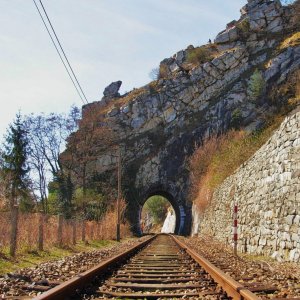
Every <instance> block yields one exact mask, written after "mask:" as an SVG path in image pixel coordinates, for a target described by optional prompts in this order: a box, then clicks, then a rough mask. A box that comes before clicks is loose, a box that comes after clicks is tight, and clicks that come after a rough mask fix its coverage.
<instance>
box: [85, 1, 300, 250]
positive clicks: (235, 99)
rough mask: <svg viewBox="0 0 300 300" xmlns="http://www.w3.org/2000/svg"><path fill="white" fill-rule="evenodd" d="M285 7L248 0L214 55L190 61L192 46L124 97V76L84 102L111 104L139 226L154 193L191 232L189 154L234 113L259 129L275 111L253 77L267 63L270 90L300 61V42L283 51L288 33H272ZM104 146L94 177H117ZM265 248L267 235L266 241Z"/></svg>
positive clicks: (229, 123) (229, 124)
mask: <svg viewBox="0 0 300 300" xmlns="http://www.w3.org/2000/svg"><path fill="white" fill-rule="evenodd" d="M260 9H261V12H262V15H260V12H259V11H260ZM285 9H286V8H285V7H281V6H280V5H279V4H278V2H277V1H262V0H261V1H249V3H248V4H247V5H246V6H245V7H244V8H243V13H242V17H241V19H240V20H238V21H236V22H231V23H229V24H228V25H227V28H226V30H225V31H223V32H222V33H221V34H219V35H218V37H217V38H216V39H217V41H218V44H209V45H206V47H207V49H213V50H212V53H213V55H212V56H209V57H208V58H207V59H206V60H204V61H202V62H201V63H197V64H192V65H191V64H190V63H188V62H187V57H188V54H189V52H188V51H193V50H194V47H193V46H189V47H188V49H185V50H181V51H178V52H177V53H176V54H175V55H173V56H172V57H170V58H166V59H164V60H163V61H162V62H161V65H162V64H163V65H164V66H165V69H166V70H165V71H166V76H165V77H164V78H160V79H158V80H156V81H153V82H151V83H149V84H148V85H145V86H144V87H142V88H140V89H136V90H133V91H132V92H129V93H127V94H126V95H123V96H121V95H120V94H119V88H120V85H121V82H120V81H118V82H114V83H112V84H111V85H109V86H108V87H107V88H106V89H105V91H104V97H103V100H102V101H100V102H95V103H91V104H89V105H86V106H85V108H84V109H85V110H86V109H87V107H90V108H92V109H96V108H97V107H98V108H99V107H100V108H101V106H103V105H106V107H105V109H103V111H104V114H105V123H106V124H107V125H108V126H109V127H110V128H111V129H112V130H113V131H114V132H118V141H117V142H118V143H119V144H120V145H121V148H122V152H123V155H124V159H123V165H122V170H123V181H122V182H123V191H124V195H125V196H126V199H127V200H128V211H130V215H129V219H130V221H131V223H132V228H133V230H134V231H135V232H137V233H139V232H140V231H139V230H140V228H139V213H140V208H141V207H142V205H143V203H144V202H145V200H146V199H147V197H148V196H149V195H153V194H154V193H158V194H163V195H165V196H168V198H169V200H170V201H171V202H172V205H173V207H174V209H175V213H176V216H177V220H178V221H177V223H176V230H175V232H176V233H189V232H190V229H191V215H192V212H191V203H189V202H188V201H187V192H188V188H189V171H188V167H187V157H188V156H189V155H191V154H192V153H193V151H194V146H195V144H201V143H202V142H203V140H204V139H205V138H208V137H211V136H212V135H215V134H220V133H224V132H226V131H228V130H230V129H231V128H233V127H234V116H235V115H238V116H239V118H240V119H239V124H240V126H241V127H242V128H245V129H246V130H247V131H252V130H255V129H257V128H259V127H260V126H261V125H262V124H263V120H264V118H265V115H266V114H267V115H268V112H269V111H272V110H271V109H269V107H268V104H267V103H266V102H267V101H265V99H262V101H261V103H254V102H252V101H250V100H249V96H248V83H249V79H250V76H251V75H252V74H253V72H254V71H255V69H256V68H261V67H262V66H265V67H264V68H263V70H262V75H263V77H264V80H265V84H266V90H268V89H270V88H271V86H273V85H276V84H279V83H281V82H283V81H284V80H285V79H286V78H287V76H288V75H289V74H290V73H291V72H292V71H293V70H295V69H297V68H298V67H299V64H300V56H299V52H300V47H297V46H294V47H288V48H286V49H283V50H282V51H281V52H280V53H279V52H278V50H277V47H278V45H279V44H280V43H281V41H282V40H281V37H279V35H275V37H274V36H273V35H271V34H270V32H269V31H272V32H273V28H277V27H276V26H275V27H270V24H271V23H272V22H273V21H274V20H277V19H278V20H280V22H279V23H280V25H278V26H281V27H282V30H283V35H282V36H284V30H285V29H286V28H287V26H288V25H287V24H286V23H285V22H284V21H283V19H282V18H281V13H283V14H285ZM266 16H267V20H268V21H267V23H265V24H263V23H262V22H263V21H261V20H260V17H262V18H263V19H264V20H265V17H266ZM272 18H273V19H272ZM271 19H272V20H271ZM244 20H250V21H249V24H248V25H249V28H248V27H247V23H246V27H245V28H246V29H247V28H248V31H249V32H247V34H245V33H243V32H242V33H241V29H240V28H241V22H244ZM251 22H253V25H251ZM276 22H277V21H276ZM256 24H258V25H256ZM272 24H275V23H272ZM244 25H245V24H244ZM244 25H243V26H244ZM250 25H251V26H252V27H251V26H250ZM257 26H258V27H257ZM272 26H273V25H272ZM242 28H244V27H242ZM258 28H262V31H257V30H258ZM276 30H277V29H276ZM112 99H114V100H112ZM270 113H271V112H270ZM83 117H84V114H83ZM95 147H96V146H95ZM98 150H99V149H91V151H94V152H95V153H97V155H95V156H97V157H96V158H95V159H94V161H91V162H89V164H88V165H89V170H88V176H90V178H89V180H93V178H101V180H102V178H105V180H111V181H113V180H114V178H115V160H114V159H112V157H113V154H114V151H115V150H114V149H110V148H107V149H105V151H104V153H103V154H99V151H98ZM294 171H296V170H294ZM293 174H296V173H292V174H285V175H284V176H296V175H293ZM107 178H109V179H107ZM297 178H298V177H297ZM99 180H100V179H99ZM103 180H104V179H103ZM282 180H285V179H284V178H282ZM266 243H267V244H268V241H266ZM264 246H265V241H264V240H263V239H262V240H261V241H260V247H262V248H263V247H264Z"/></svg>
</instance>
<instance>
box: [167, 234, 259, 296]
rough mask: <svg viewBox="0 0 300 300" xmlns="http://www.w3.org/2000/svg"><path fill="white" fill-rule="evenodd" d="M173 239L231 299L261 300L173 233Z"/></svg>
mask: <svg viewBox="0 0 300 300" xmlns="http://www.w3.org/2000/svg"><path fill="white" fill-rule="evenodd" d="M170 236H171V237H172V238H173V239H174V241H175V242H176V243H177V244H178V245H179V246H180V247H181V248H183V249H185V251H186V252H187V253H188V254H189V255H190V256H191V257H192V258H193V259H194V260H195V261H196V262H197V263H199V265H200V266H201V267H202V268H204V269H205V271H206V272H207V273H208V274H209V275H210V276H211V277H212V278H213V279H214V280H215V281H216V282H217V283H218V284H220V286H221V287H222V288H223V290H224V291H225V292H226V293H227V295H228V296H230V297H232V299H233V300H241V299H245V300H261V298H260V297H258V296H256V295H255V294H254V293H252V292H251V291H249V290H248V289H247V288H246V287H244V286H243V285H242V284H240V283H239V282H237V281H235V280H234V279H233V278H232V277H230V276H229V275H227V274H225V273H224V272H223V271H222V270H220V269H219V268H217V267H216V266H214V265H213V264H212V263H210V262H209V261H208V260H207V259H205V258H204V257H203V256H201V255H199V254H198V253H196V252H195V251H194V250H192V249H191V248H190V247H188V246H187V245H186V244H185V243H183V242H182V241H180V240H179V239H178V238H176V237H175V236H174V235H170Z"/></svg>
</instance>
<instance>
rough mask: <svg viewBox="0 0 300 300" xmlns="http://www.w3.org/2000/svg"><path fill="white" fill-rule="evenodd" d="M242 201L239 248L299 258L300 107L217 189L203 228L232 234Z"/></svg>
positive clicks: (221, 234)
mask: <svg viewBox="0 0 300 300" xmlns="http://www.w3.org/2000/svg"><path fill="white" fill-rule="evenodd" d="M234 203H236V204H238V210H239V213H238V224H239V225H238V236H239V241H238V249H239V250H240V251H242V252H247V253H254V254H264V255H269V256H272V257H273V258H276V259H277V260H279V261H281V260H289V261H293V262H299V261H300V110H298V111H297V112H295V113H293V114H292V115H291V116H289V117H287V118H286V119H285V120H284V122H283V123H282V124H281V126H280V128H279V129H278V130H277V131H276V132H275V133H274V134H273V136H272V137H271V138H270V139H269V141H268V142H267V143H266V144H265V145H264V146H263V147H262V148H261V149H260V150H259V151H258V152H257V153H255V155H254V156H252V157H251V158H250V159H249V160H248V161H247V162H246V163H245V164H244V165H243V166H241V167H240V168H239V169H238V170H237V171H236V172H235V173H234V174H233V175H232V176H230V177H229V178H227V179H226V180H225V181H224V183H223V184H222V185H221V186H220V187H219V188H218V189H217V190H216V191H215V192H214V195H213V199H212V202H211V205H210V206H209V208H208V210H207V211H206V212H205V214H204V215H203V216H202V217H201V225H200V230H199V231H200V232H202V233H209V234H211V235H214V236H216V237H217V238H218V239H219V240H222V241H224V242H227V243H228V242H230V241H231V240H232V224H233V220H232V212H233V205H234Z"/></svg>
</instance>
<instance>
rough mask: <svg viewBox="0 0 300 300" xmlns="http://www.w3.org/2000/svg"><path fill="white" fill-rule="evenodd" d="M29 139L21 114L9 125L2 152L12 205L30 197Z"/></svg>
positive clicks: (7, 189)
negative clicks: (27, 162)
mask: <svg viewBox="0 0 300 300" xmlns="http://www.w3.org/2000/svg"><path fill="white" fill-rule="evenodd" d="M27 145H28V141H27V135H26V131H25V129H24V126H23V124H22V118H21V115H20V114H17V116H16V120H15V121H14V122H13V124H11V125H10V126H9V129H8V134H7V136H6V140H5V144H4V151H3V153H2V164H3V166H2V168H3V174H4V178H5V183H6V194H7V197H8V199H9V201H10V207H11V208H12V207H13V206H14V205H18V204H20V202H21V200H22V199H26V198H28V195H29V193H28V190H29V189H28V185H29V178H28V172H29V168H28V167H27V164H26V160H27V155H28V148H27Z"/></svg>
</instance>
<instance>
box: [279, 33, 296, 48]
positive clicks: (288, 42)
mask: <svg viewBox="0 0 300 300" xmlns="http://www.w3.org/2000/svg"><path fill="white" fill-rule="evenodd" d="M299 45H300V32H299V31H298V32H296V33H293V34H292V35H290V36H289V37H287V38H286V39H285V40H284V41H282V43H281V44H280V46H279V49H280V50H285V49H286V48H288V47H296V46H299Z"/></svg>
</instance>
